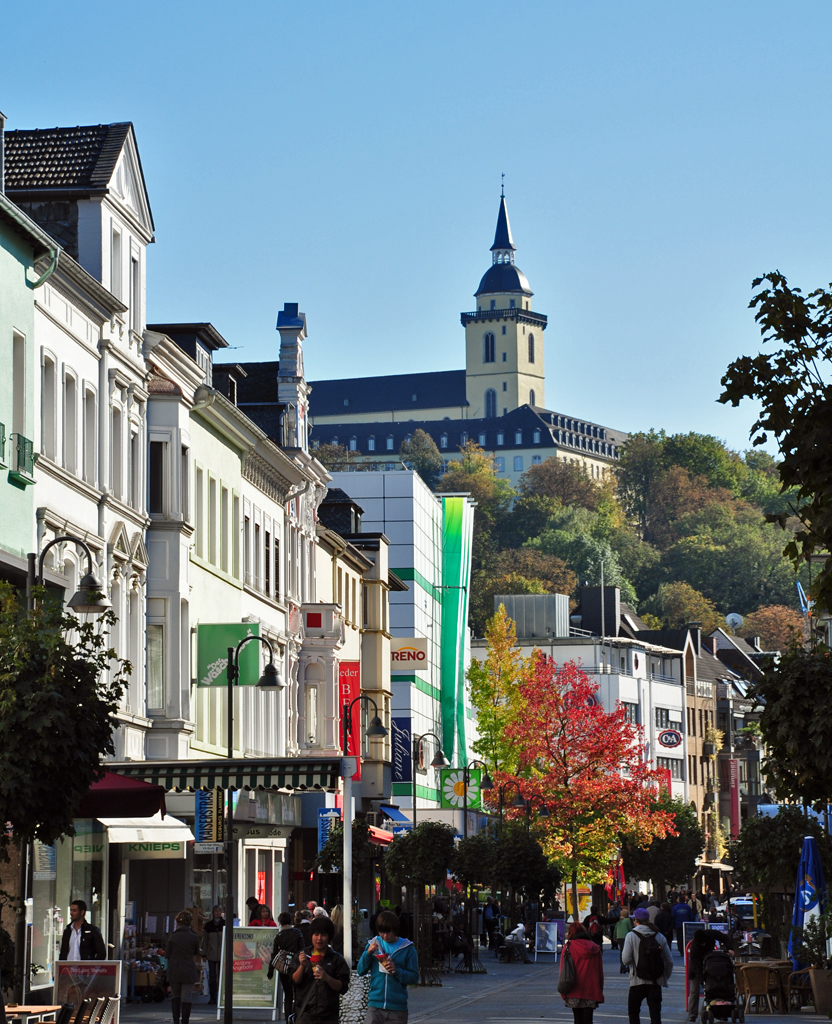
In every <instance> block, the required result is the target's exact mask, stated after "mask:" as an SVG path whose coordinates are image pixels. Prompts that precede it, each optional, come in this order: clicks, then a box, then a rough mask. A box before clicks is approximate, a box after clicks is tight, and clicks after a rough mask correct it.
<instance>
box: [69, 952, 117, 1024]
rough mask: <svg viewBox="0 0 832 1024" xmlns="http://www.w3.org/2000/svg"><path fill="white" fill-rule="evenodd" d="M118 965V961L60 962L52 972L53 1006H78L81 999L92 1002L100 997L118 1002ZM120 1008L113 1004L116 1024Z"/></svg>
mask: <svg viewBox="0 0 832 1024" xmlns="http://www.w3.org/2000/svg"><path fill="white" fill-rule="evenodd" d="M121 966H122V962H121V960H60V961H59V962H58V964H57V965H56V967H57V970H56V971H55V989H54V995H53V997H52V1002H53V1004H54V1005H55V1006H59V1005H60V1006H62V1005H63V1004H64V1003H74V1004H75V1006H80V1005H81V1002H82V1000H84V999H92V1000H93V1001H95V1000H96V999H100V998H101V996H113V997H114V998H115V999H119V1000H120V997H121ZM120 1005H121V1004H120V1002H119V1003H117V1004H116V1018H115V1019H116V1021H118V1019H119V1009H120Z"/></svg>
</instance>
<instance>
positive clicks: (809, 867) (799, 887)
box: [789, 836, 826, 971]
mask: <svg viewBox="0 0 832 1024" xmlns="http://www.w3.org/2000/svg"><path fill="white" fill-rule="evenodd" d="M825 910H826V883H825V882H824V880H823V868H822V867H821V863H820V854H819V853H818V847H817V843H816V842H815V838H814V836H806V838H805V839H804V840H803V850H802V851H801V854H800V863H799V864H798V866H797V882H796V883H795V887H794V912H793V913H792V931H791V934H790V935H789V956H790V957H791V959H792V963H793V964H794V969H795V970H796V971H799V970H800V969H801V967H805V966H806V964H801V963H800V961H799V960H798V959H797V958H796V957H795V955H794V951H793V948H792V947H793V944H794V941H795V934H794V929H795V928H803V927H805V924H806V922H807V921H808V920H809V918H811V917H820V916H821V914H823V913H824V912H825Z"/></svg>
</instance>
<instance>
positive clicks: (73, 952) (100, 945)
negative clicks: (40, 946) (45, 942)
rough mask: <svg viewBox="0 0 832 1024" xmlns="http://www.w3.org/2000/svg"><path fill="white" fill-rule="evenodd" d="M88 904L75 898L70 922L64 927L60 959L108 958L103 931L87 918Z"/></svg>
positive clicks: (70, 909) (70, 913)
mask: <svg viewBox="0 0 832 1024" xmlns="http://www.w3.org/2000/svg"><path fill="white" fill-rule="evenodd" d="M86 913H87V905H86V903H84V901H83V900H73V901H72V904H71V905H70V908H69V918H70V921H69V924H68V925H67V926H66V928H64V934H63V937H62V939H61V953H60V956H59V957H58V959H59V960H106V959H107V951H106V949H105V948H104V939H102V937H101V932H100V931H99V930H98V929H97V928H96V927H95V926H94V925H91V924H90V923H89V921H87V919H86V916H85V915H86Z"/></svg>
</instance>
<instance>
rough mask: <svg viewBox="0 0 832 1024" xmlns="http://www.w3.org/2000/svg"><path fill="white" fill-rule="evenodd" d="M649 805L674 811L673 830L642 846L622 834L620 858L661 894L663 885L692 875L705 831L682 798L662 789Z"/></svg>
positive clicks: (633, 872)
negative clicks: (642, 847) (623, 837)
mask: <svg viewBox="0 0 832 1024" xmlns="http://www.w3.org/2000/svg"><path fill="white" fill-rule="evenodd" d="M652 805H653V807H654V808H657V809H659V810H663V811H667V812H668V813H669V814H672V815H673V831H674V832H675V833H676V834H675V835H673V834H671V833H668V834H667V835H665V836H663V837H656V838H654V839H653V841H652V842H651V843H650V845H649V846H647V847H645V848H644V849H641V848H639V847H638V846H637V845H635V844H633V843H632V842H628V841H627V839H626V837H625V840H624V843H623V844H622V859H623V861H624V865H625V867H626V870H627V874H628V875H630V876H632V877H633V878H649V879H650V881H651V882H652V883H653V885H654V886H655V887H656V888H657V889H658V890H659V891H660V892H661V893H662V894H663V893H664V888H665V886H666V885H668V884H670V885H672V884H674V883H676V882H681V881H683V880H684V879H686V878H692V877H693V875H694V874H695V873H696V858H697V857H698V856H699V855H700V854H701V853H702V851H703V850H704V849H705V833H704V832H703V830H702V826H701V825H700V824H699V821H698V819H697V817H696V811H694V809H693V808H692V807H690V806H689V805H688V804H686V803H685V802H684V800H680V799H679V798H678V797H676V798H675V799H674V798H671V797H669V796H668V795H667V793H664V792H663V793H662V794H661V796H659V797H658V798H657V799H655V800H654V801H653V804H652Z"/></svg>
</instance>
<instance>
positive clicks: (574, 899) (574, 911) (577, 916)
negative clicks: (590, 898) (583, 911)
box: [572, 871, 581, 921]
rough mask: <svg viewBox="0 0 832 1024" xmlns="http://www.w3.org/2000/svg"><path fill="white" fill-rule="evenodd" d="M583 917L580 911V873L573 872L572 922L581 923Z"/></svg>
mask: <svg viewBox="0 0 832 1024" xmlns="http://www.w3.org/2000/svg"><path fill="white" fill-rule="evenodd" d="M580 919H581V915H580V911H579V909H578V872H577V871H573V872H572V920H573V921H580Z"/></svg>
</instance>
